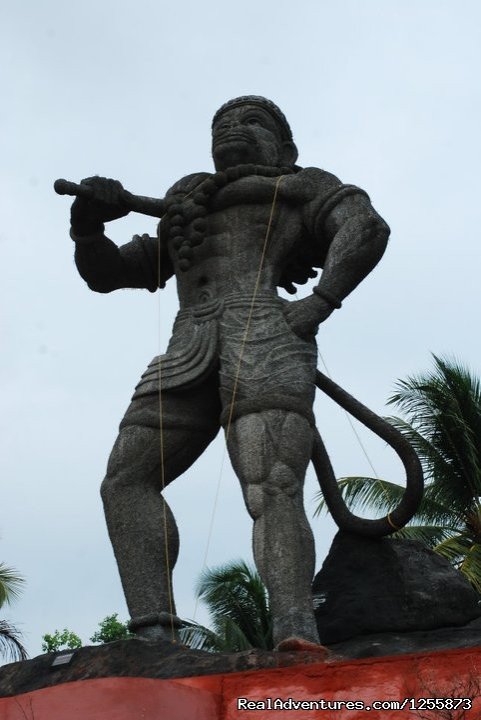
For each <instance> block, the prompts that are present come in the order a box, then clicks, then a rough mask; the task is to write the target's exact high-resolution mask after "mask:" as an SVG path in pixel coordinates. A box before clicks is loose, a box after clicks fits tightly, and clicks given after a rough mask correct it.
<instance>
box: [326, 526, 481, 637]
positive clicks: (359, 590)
mask: <svg viewBox="0 0 481 720" xmlns="http://www.w3.org/2000/svg"><path fill="white" fill-rule="evenodd" d="M313 595H314V604H315V608H316V617H317V623H318V628H319V634H320V637H321V641H322V642H323V643H325V644H327V645H329V644H331V643H338V642H343V641H345V640H348V639H350V638H355V637H357V636H359V635H367V634H379V633H386V632H388V633H392V632H401V633H405V632H413V631H418V630H432V629H435V628H443V627H455V626H460V625H465V624H466V623H469V622H470V621H471V620H474V619H475V618H477V617H479V616H481V596H480V595H479V594H478V593H477V592H475V590H474V589H473V588H472V586H471V585H470V584H469V582H468V581H467V580H466V578H465V577H464V576H463V575H462V574H461V573H460V572H458V571H457V570H455V569H454V568H453V567H452V565H451V564H450V563H449V562H448V561H447V560H446V559H445V558H443V557H441V556H440V555H438V554H437V553H435V552H433V551H432V550H429V549H428V548H426V547H425V546H424V545H422V544H421V543H419V542H416V541H414V540H394V539H388V538H382V539H371V538H364V537H360V536H359V535H351V534H348V533H345V532H341V531H340V532H338V533H337V535H336V537H335V538H334V541H333V543H332V547H331V550H330V552H329V554H328V556H327V558H326V560H325V561H324V564H323V566H322V568H321V570H320V572H319V573H318V574H317V575H316V577H315V579H314V583H313Z"/></svg>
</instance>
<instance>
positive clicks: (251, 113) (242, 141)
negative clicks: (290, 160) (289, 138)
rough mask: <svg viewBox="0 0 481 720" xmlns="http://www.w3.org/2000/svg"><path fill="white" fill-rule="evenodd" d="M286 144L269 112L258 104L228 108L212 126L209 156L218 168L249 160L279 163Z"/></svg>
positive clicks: (240, 163)
mask: <svg viewBox="0 0 481 720" xmlns="http://www.w3.org/2000/svg"><path fill="white" fill-rule="evenodd" d="M287 144H289V143H287ZM285 145H286V143H284V142H283V141H282V138H281V133H280V129H279V127H278V125H277V123H276V121H275V120H274V118H273V117H272V115H270V113H268V112H266V111H265V110H263V109H262V108H261V107H259V106H258V105H240V106H237V107H233V108H231V109H230V110H227V111H226V112H224V113H222V115H221V116H220V117H219V119H218V120H217V122H216V123H215V125H214V127H213V129H212V155H213V158H214V164H215V167H216V169H217V170H224V169H225V168H227V167H233V166H234V165H244V164H248V163H254V164H256V165H272V166H277V165H281V164H282V160H283V154H284V153H283V150H284V146H285Z"/></svg>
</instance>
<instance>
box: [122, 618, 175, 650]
mask: <svg viewBox="0 0 481 720" xmlns="http://www.w3.org/2000/svg"><path fill="white" fill-rule="evenodd" d="M180 627H182V620H181V619H180V618H179V617H177V615H172V614H171V613H168V612H160V613H149V614H148V615H140V616H138V617H135V618H132V619H131V620H130V622H129V630H130V632H132V633H133V634H134V635H135V637H136V638H138V639H139V640H150V641H159V640H162V641H164V642H165V641H167V642H174V643H176V642H178V633H177V631H178V629H179V628H180Z"/></svg>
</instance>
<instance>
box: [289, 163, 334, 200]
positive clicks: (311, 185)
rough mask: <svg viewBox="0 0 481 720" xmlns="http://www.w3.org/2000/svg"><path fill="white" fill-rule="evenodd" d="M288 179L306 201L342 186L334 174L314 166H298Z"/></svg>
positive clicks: (324, 195)
mask: <svg viewBox="0 0 481 720" xmlns="http://www.w3.org/2000/svg"><path fill="white" fill-rule="evenodd" d="M289 180H290V184H291V186H292V187H293V188H295V189H296V190H297V192H299V193H300V194H302V196H303V197H304V199H305V201H307V202H309V201H310V200H314V199H317V200H319V199H320V198H321V197H327V196H328V195H330V194H331V193H332V192H334V191H335V190H337V189H338V188H340V187H341V186H342V182H341V181H340V180H339V178H338V177H336V175H333V173H330V172H327V170H321V168H316V167H306V168H299V169H298V171H297V172H296V173H295V175H293V176H292V177H291V178H290V179H289Z"/></svg>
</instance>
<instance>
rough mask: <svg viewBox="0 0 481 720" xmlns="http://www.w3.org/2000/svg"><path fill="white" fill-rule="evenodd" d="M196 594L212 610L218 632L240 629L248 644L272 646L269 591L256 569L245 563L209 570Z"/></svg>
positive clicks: (232, 632)
mask: <svg viewBox="0 0 481 720" xmlns="http://www.w3.org/2000/svg"><path fill="white" fill-rule="evenodd" d="M197 595H198V597H199V598H201V599H202V600H203V601H204V602H205V603H206V605H207V607H208V609H209V612H210V615H211V618H212V626H213V629H214V632H215V634H216V635H219V636H224V635H225V633H226V632H229V633H231V634H236V633H237V630H238V631H239V632H240V633H241V634H242V635H243V636H245V638H247V641H248V643H249V647H258V648H264V649H268V648H271V647H272V619H271V613H270V608H269V601H268V596H267V590H266V588H265V586H264V584H263V582H262V580H261V578H260V576H259V574H258V573H257V571H256V570H254V569H252V568H251V567H249V566H248V565H247V564H246V563H245V562H243V561H241V560H240V561H235V562H231V563H228V564H226V565H224V566H221V567H219V568H216V569H210V570H206V571H205V572H204V573H203V574H202V575H201V577H200V580H199V582H198V585H197ZM227 621H228V622H227ZM239 642H240V640H239Z"/></svg>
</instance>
